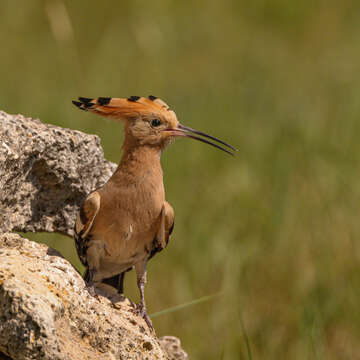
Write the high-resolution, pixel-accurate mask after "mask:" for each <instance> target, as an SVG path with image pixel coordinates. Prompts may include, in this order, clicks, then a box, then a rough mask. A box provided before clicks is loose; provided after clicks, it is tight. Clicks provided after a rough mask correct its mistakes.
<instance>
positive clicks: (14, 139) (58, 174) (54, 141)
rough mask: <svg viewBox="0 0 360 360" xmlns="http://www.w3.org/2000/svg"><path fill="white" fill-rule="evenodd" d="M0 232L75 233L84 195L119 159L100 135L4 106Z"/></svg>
mask: <svg viewBox="0 0 360 360" xmlns="http://www.w3.org/2000/svg"><path fill="white" fill-rule="evenodd" d="M0 164H1V168H0V174H1V176H0V199H1V203H0V231H1V232H6V231H11V230H16V231H22V232H28V231H32V232H35V231H49V232H60V233H63V234H66V235H69V236H72V235H73V227H74V221H75V214H76V212H77V210H78V207H79V205H80V204H81V202H82V200H83V199H84V197H85V196H86V195H87V194H89V193H90V192H91V191H92V190H94V189H96V188H97V187H99V186H101V185H102V184H104V183H105V182H106V181H107V180H108V179H109V177H110V176H111V174H112V173H113V171H114V170H115V168H116V164H113V163H110V162H108V161H106V160H105V159H104V152H103V150H102V148H101V146H100V140H99V138H98V137H97V136H95V135H88V134H84V133H82V132H80V131H75V130H69V129H63V128H61V127H58V126H52V125H46V124H43V123H41V122H40V121H39V120H34V119H31V118H26V117H24V116H22V115H8V114H6V113H5V112H2V111H0Z"/></svg>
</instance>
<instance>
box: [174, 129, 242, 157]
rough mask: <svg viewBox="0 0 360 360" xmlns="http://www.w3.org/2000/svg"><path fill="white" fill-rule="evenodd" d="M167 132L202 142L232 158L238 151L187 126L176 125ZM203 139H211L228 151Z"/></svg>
mask: <svg viewBox="0 0 360 360" xmlns="http://www.w3.org/2000/svg"><path fill="white" fill-rule="evenodd" d="M168 131H170V132H172V133H173V135H174V136H182V137H188V138H191V139H194V140H198V141H201V142H203V143H205V144H209V145H211V146H214V147H216V148H217V149H220V150H222V151H225V152H226V153H228V154H230V155H232V156H234V155H235V154H234V152H236V151H238V149H236V148H235V147H233V146H231V145H229V144H227V143H226V142H225V141H222V140H220V139H218V138H216V137H214V136H211V135H208V134H205V133H203V132H201V131H198V130H195V129H192V128H190V127H187V126H184V125H181V124H178V126H177V128H175V129H168ZM194 134H196V135H200V136H202V137H200V136H196V135H194ZM204 137H205V138H207V139H211V140H213V141H216V142H217V143H219V144H222V145H224V146H226V147H227V148H228V149H230V150H228V149H226V148H225V147H223V146H220V145H218V144H216V143H213V142H211V141H209V140H206V139H204Z"/></svg>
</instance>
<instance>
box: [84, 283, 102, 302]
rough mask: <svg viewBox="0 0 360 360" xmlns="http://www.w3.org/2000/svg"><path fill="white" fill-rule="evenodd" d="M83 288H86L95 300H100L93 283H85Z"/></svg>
mask: <svg viewBox="0 0 360 360" xmlns="http://www.w3.org/2000/svg"><path fill="white" fill-rule="evenodd" d="M85 289H86V290H87V292H88V293H89V295H90V296H92V297H93V298H95V299H96V300H97V301H100V298H99V295H98V294H97V293H96V291H95V287H94V285H93V284H87V285H86V287H85Z"/></svg>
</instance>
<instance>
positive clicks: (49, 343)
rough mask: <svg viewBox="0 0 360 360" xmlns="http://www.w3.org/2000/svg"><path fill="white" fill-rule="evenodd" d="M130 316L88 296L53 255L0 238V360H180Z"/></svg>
mask: <svg viewBox="0 0 360 360" xmlns="http://www.w3.org/2000/svg"><path fill="white" fill-rule="evenodd" d="M132 310H133V308H132V306H131V304H130V302H129V301H128V300H120V299H119V300H118V301H116V299H112V301H110V300H109V299H107V298H105V297H103V296H99V299H98V300H97V299H95V298H94V297H91V296H90V295H89V294H88V292H87V290H86V289H85V284H84V281H83V279H82V278H81V276H80V275H79V274H78V273H77V272H76V271H75V270H74V268H73V267H72V266H71V264H70V263H69V262H68V261H67V260H65V259H64V258H62V257H61V255H60V254H59V253H58V252H56V251H55V250H53V249H51V248H48V247H47V246H46V245H43V244H37V243H35V242H32V241H30V240H27V239H23V238H22V237H20V236H19V235H17V234H10V233H6V234H3V235H0V358H1V355H2V356H5V355H6V356H8V357H10V359H13V360H23V359H24V360H25V359H42V360H85V359H88V360H93V359H94V360H95V359H97V360H98V359H104V360H106V359H109V360H113V359H131V360H135V359H148V360H155V359H163V360H165V359H174V360H175V359H176V360H183V359H187V355H186V353H184V352H183V351H182V350H181V347H180V342H179V341H178V340H177V339H176V338H175V340H174V339H173V338H172V337H165V338H164V339H163V340H162V345H161V344H160V342H159V340H158V339H157V338H156V336H155V335H154V334H153V333H151V332H150V330H149V329H148V327H147V325H146V323H145V321H144V320H143V319H142V318H141V317H139V316H138V315H135V314H134V313H133V311H132ZM166 338H169V339H166ZM179 354H180V355H179ZM5 359H6V357H5Z"/></svg>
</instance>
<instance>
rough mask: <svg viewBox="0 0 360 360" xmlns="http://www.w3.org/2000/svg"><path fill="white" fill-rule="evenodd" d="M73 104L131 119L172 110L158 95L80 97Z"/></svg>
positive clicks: (103, 113) (111, 115)
mask: <svg viewBox="0 0 360 360" xmlns="http://www.w3.org/2000/svg"><path fill="white" fill-rule="evenodd" d="M73 104H74V105H75V106H77V107H78V108H80V109H81V110H85V111H90V112H92V113H94V114H98V115H102V116H106V117H111V118H113V119H130V118H136V117H138V116H139V115H141V116H146V115H150V114H154V113H163V112H167V111H171V110H170V108H169V106H168V105H167V104H166V103H165V102H164V101H163V100H161V99H159V98H158V97H156V96H153V95H150V96H149V97H147V98H146V97H141V96H130V97H129V98H127V99H125V98H111V97H99V98H95V99H91V98H84V97H79V101H73Z"/></svg>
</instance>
